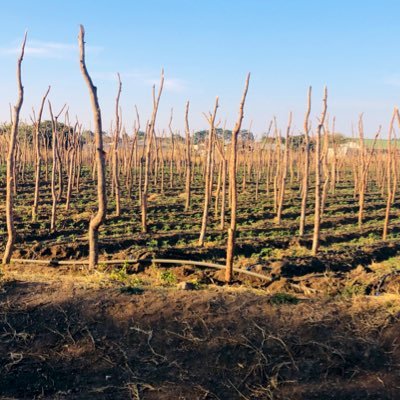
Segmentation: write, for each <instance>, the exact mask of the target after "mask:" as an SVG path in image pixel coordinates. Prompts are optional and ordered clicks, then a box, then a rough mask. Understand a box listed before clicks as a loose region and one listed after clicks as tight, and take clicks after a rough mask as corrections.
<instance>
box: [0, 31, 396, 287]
mask: <svg viewBox="0 0 400 400" xmlns="http://www.w3.org/2000/svg"><path fill="white" fill-rule="evenodd" d="M84 38H85V31H84V28H83V26H81V28H80V31H79V37H78V43H79V62H80V69H81V73H82V76H83V78H84V81H85V83H86V85H87V87H88V91H89V97H90V102H91V107H92V112H93V119H94V131H93V136H91V135H89V136H87V137H86V138H85V140H83V137H82V132H83V128H82V124H80V123H79V121H76V122H75V123H74V124H73V125H71V123H70V120H69V114H68V108H67V107H66V105H64V106H63V107H62V108H61V110H60V111H59V112H58V113H57V114H54V113H53V109H52V105H51V102H50V101H48V109H49V114H50V118H51V137H50V138H49V137H48V136H47V135H46V136H44V135H42V132H41V129H42V124H41V123H42V116H43V112H44V109H45V104H46V100H47V98H48V95H49V92H50V87H49V88H48V89H47V91H46V92H45V94H44V96H43V98H42V100H41V103H40V107H39V112H38V114H37V115H36V114H35V112H34V111H33V117H32V127H33V130H32V132H33V134H32V139H31V140H32V145H33V146H32V148H31V151H29V145H28V139H27V137H26V136H25V137H24V139H23V140H22V139H21V137H19V136H18V128H19V126H18V124H19V114H20V110H21V107H22V103H23V94H24V90H23V86H22V82H21V65H22V61H23V57H24V49H25V43H26V35H25V38H24V40H23V44H22V49H21V54H20V57H19V58H18V63H17V84H18V94H19V95H18V100H17V103H16V105H15V106H14V108H13V113H12V124H11V127H10V130H9V131H7V130H6V134H5V135H1V136H0V140H1V144H2V148H4V149H7V157H5V156H4V155H5V152H0V153H2V154H0V164H2V163H6V165H7V168H6V220H7V232H8V240H7V244H6V248H5V253H4V256H3V263H4V264H8V263H9V262H10V260H11V256H12V252H13V247H14V244H15V240H16V231H15V226H14V219H13V216H14V195H15V193H16V192H17V186H18V185H17V181H18V179H20V180H21V181H22V182H23V181H24V179H25V170H26V165H28V164H29V165H32V166H33V167H34V177H35V189H34V195H33V203H32V221H37V220H38V219H39V218H40V207H39V204H40V193H41V185H42V183H43V182H42V180H43V172H44V174H45V176H44V181H45V183H46V184H48V183H50V185H51V198H52V211H51V220H50V230H51V231H55V230H56V229H57V208H58V207H59V205H60V202H62V201H65V209H66V210H69V209H70V204H71V201H73V199H72V197H73V192H74V191H75V192H78V191H79V185H80V179H81V172H82V166H83V165H85V166H86V167H87V168H89V170H90V171H91V176H92V179H93V181H94V182H95V183H96V185H97V212H96V213H95V215H93V217H92V218H91V220H90V224H89V234H88V236H89V265H90V268H93V267H95V266H96V265H97V264H98V261H99V244H98V237H99V228H100V226H101V225H102V224H103V223H104V221H105V218H106V212H107V195H108V193H107V191H108V190H109V194H110V195H111V196H112V197H113V198H114V199H115V216H116V217H119V216H120V215H121V213H122V212H123V210H122V207H121V201H122V200H126V201H128V202H129V201H132V199H133V196H134V195H135V194H136V195H137V198H138V201H139V205H140V212H141V231H142V232H143V233H147V232H148V231H149V221H148V198H149V193H150V189H151V188H155V189H157V190H159V192H160V193H161V194H162V195H165V187H166V184H165V183H166V182H165V175H168V177H169V182H168V187H169V189H170V190H172V191H174V189H175V188H176V187H178V186H179V183H183V186H184V211H185V212H189V211H190V209H191V207H192V201H191V199H192V186H193V182H194V179H195V176H197V175H201V176H202V178H203V185H204V191H203V193H204V202H203V213H202V218H201V228H200V232H199V240H198V245H199V246H203V245H204V244H205V241H206V233H207V229H208V227H209V225H210V218H212V215H213V214H214V220H218V221H219V229H220V230H221V231H223V230H224V229H225V226H226V221H227V217H228V216H227V215H226V214H227V211H229V213H230V214H229V216H230V223H229V225H228V230H227V253H226V281H227V282H230V281H231V280H232V272H233V263H234V251H235V237H236V231H237V209H238V201H239V200H238V192H239V189H241V192H243V193H247V192H248V191H249V189H248V188H249V184H250V183H254V185H255V192H254V193H252V194H250V193H248V194H247V196H248V197H249V196H251V195H254V201H258V199H259V196H260V193H262V195H264V196H266V197H267V198H269V199H271V202H272V204H273V206H272V209H273V211H274V213H275V220H274V221H275V223H276V224H277V225H281V224H283V223H284V220H285V207H287V206H288V205H289V204H292V203H293V199H294V198H299V199H300V215H299V232H298V236H299V238H303V237H304V236H305V235H310V236H312V249H311V251H312V254H313V255H316V254H317V253H318V250H319V245H320V236H321V221H322V220H323V215H324V209H325V205H326V199H327V195H328V192H330V193H331V194H332V195H334V194H335V190H336V187H337V185H338V184H340V183H341V182H347V181H348V179H349V173H350V175H351V176H350V179H351V180H352V181H353V185H354V196H355V197H356V198H358V205H359V212H358V225H359V229H360V230H362V229H363V222H364V210H365V201H366V200H365V199H366V195H367V194H368V191H369V190H370V188H371V187H372V186H374V187H377V188H378V189H379V190H380V193H381V195H382V196H383V197H384V198H386V212H385V219H384V223H383V233H382V238H383V239H385V240H386V239H387V235H388V227H389V221H390V212H391V207H392V205H393V202H394V201H395V195H396V188H397V176H398V151H397V147H396V145H395V143H396V142H395V141H393V138H394V137H395V126H394V125H395V121H398V123H399V125H400V115H399V111H398V110H397V109H395V110H394V112H393V116H392V119H391V123H390V127H389V133H388V144H389V145H388V148H387V149H376V143H377V140H378V137H379V135H380V132H381V128H379V129H378V130H377V133H376V135H375V139H374V141H373V145H372V147H366V146H365V139H364V127H363V117H362V115H361V116H360V118H359V123H358V137H359V146H358V150H357V152H356V156H355V157H356V158H358V159H357V162H356V163H354V162H353V160H354V157H350V158H349V157H347V156H346V154H342V149H343V148H342V147H341V146H340V143H339V139H338V138H337V137H336V133H335V120H334V119H333V121H332V122H333V123H332V127H331V126H330V123H329V118H328V114H327V109H328V101H327V89H326V88H325V90H324V94H323V101H322V111H321V115H320V117H319V118H318V120H317V125H316V129H315V131H314V132H313V133H312V132H311V123H310V115H311V97H312V91H311V87H310V88H309V90H308V95H307V103H306V112H305V118H304V126H303V137H302V142H301V143H298V144H297V146H295V139H296V137H295V136H294V135H293V128H292V113H290V114H289V119H288V123H287V126H286V131H285V135H284V137H282V135H281V132H280V130H279V127H278V123H277V121H276V119H275V118H274V119H273V121H271V123H270V124H269V128H268V132H267V134H266V136H265V137H264V139H263V140H262V141H260V142H256V141H254V140H251V139H250V138H246V137H243V138H242V137H240V133H241V132H242V130H241V129H242V121H243V117H244V107H245V101H246V96H247V92H248V87H249V80H250V75H248V76H247V79H246V82H245V87H244V91H243V95H242V99H241V101H240V104H239V115H238V119H237V122H236V124H235V126H234V129H233V131H232V135H231V138H230V141H229V142H226V141H225V135H224V132H225V127H224V129H223V130H222V136H220V135H219V134H218V129H217V128H218V125H219V122H218V121H217V112H218V97H217V98H216V101H215V105H214V108H213V111H212V112H210V113H209V114H208V115H206V118H207V122H208V125H209V129H208V136H207V140H206V143H205V144H204V145H200V146H197V145H195V144H194V142H193V140H192V134H191V131H190V125H189V111H190V104H189V102H187V103H186V107H185V113H184V126H185V129H184V137H181V136H180V135H179V134H177V133H174V130H173V128H172V123H173V112H172V110H171V118H170V122H169V125H168V131H169V137H168V136H167V135H166V134H165V132H161V133H160V132H157V131H156V121H157V113H158V110H159V104H160V99H161V96H162V92H163V87H164V72H163V71H162V73H161V78H160V84H159V87H158V91H156V88H155V86H153V91H152V95H153V110H152V114H151V117H150V119H149V120H148V121H147V122H146V124H145V130H144V132H141V131H140V119H139V112H138V110H137V108H136V107H135V113H136V121H135V124H134V128H133V134H132V135H128V134H127V133H126V132H125V130H124V128H123V123H122V118H121V110H120V105H119V103H120V96H121V92H122V82H121V78H120V76H119V74H118V75H117V78H118V86H117V95H116V100H115V121H114V125H113V127H112V129H111V132H112V140H111V143H110V149H109V151H108V152H106V151H105V148H104V143H103V139H104V137H103V129H102V118H101V110H100V105H99V99H98V96H97V88H96V86H95V85H94V83H93V81H92V79H91V77H90V74H89V72H88V69H87V67H86V60H85V41H84ZM62 116H64V124H63V125H62V127H60V123H59V120H60V118H62ZM250 130H251V128H250V129H249V130H248V131H250ZM271 131H272V132H273V137H270V133H271ZM43 160H44V162H45V163H44V166H45V168H44V171H43ZM50 163H51V177H50V182H49V175H48V171H49V165H50ZM108 174H109V176H110V178H109V182H110V184H109V185H107V182H108V178H107V175H108ZM240 175H241V178H242V179H241V187H238V186H240V181H239V176H240ZM65 178H66V193H64V191H65V190H64V183H63V182H64V180H65ZM215 178H216V179H215ZM312 185H313V186H314V189H315V190H314V195H313V196H311V194H310V187H312ZM296 186H297V189H296ZM261 188H263V189H264V192H261ZM264 193H265V194H264ZM64 197H65V198H64ZM249 200H251V198H249ZM213 202H214V213H212V211H211V210H212V204H213ZM310 212H313V213H314V216H313V221H312V222H313V228H312V227H311V226H310V225H311V224H307V215H309V214H310Z"/></svg>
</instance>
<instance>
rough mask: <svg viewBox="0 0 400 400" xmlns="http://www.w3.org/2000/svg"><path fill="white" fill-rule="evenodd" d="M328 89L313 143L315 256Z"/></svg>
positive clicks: (313, 248) (317, 238)
mask: <svg viewBox="0 0 400 400" xmlns="http://www.w3.org/2000/svg"><path fill="white" fill-rule="evenodd" d="M327 98H328V91H327V88H326V87H325V90H324V99H323V107H322V114H321V117H320V119H319V122H318V127H317V132H316V143H315V211H314V235H313V243H312V249H311V252H312V254H313V255H314V256H315V255H317V253H318V249H319V240H320V228H321V131H322V129H323V127H324V122H325V117H326V110H327Z"/></svg>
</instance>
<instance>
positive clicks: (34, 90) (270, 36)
mask: <svg viewBox="0 0 400 400" xmlns="http://www.w3.org/2000/svg"><path fill="white" fill-rule="evenodd" d="M399 15H400V1H398V0H393V1H390V0H381V1H377V0H374V1H371V0H364V1H359V0H352V1H350V0H347V1H343V0H325V1H323V0H318V1H317V0H280V1H278V0H275V1H269V0H264V1H262V0H230V1H228V0H203V1H199V0H196V1H195V0H192V1H190V0H168V1H167V0H165V1H162V0H158V1H156V0H146V1H145V0H141V1H134V0H131V1H121V0H114V1H101V0H97V1H88V0H86V1H85V0H81V1H76V0H70V1H56V0H52V1H47V0H45V1H28V0H24V1H22V0H20V1H16V2H11V1H8V2H5V1H1V25H0V33H1V34H0V71H1V73H0V88H1V89H0V120H2V121H5V120H7V119H9V103H14V102H15V99H16V82H15V64H16V58H17V49H18V48H19V46H20V42H21V39H22V37H23V34H24V31H25V29H27V30H28V44H27V52H26V57H25V60H24V63H23V84H24V87H25V102H24V105H23V109H22V118H23V119H28V118H29V115H30V113H31V109H32V107H33V106H34V107H35V108H37V107H38V105H39V103H40V99H41V96H42V94H43V93H44V92H45V90H46V88H47V86H48V85H51V86H52V89H51V94H50V99H51V101H52V103H53V104H54V108H55V109H57V108H59V107H61V106H62V105H63V104H64V103H65V102H66V103H68V105H69V107H70V115H72V116H75V115H78V117H79V119H80V120H81V121H83V122H84V123H85V125H86V126H87V127H89V126H90V124H92V122H91V114H90V106H89V98H88V92H87V88H86V86H85V84H84V82H83V79H82V77H81V75H80V70H79V64H78V49H77V34H78V26H79V24H80V23H82V24H83V25H84V26H85V29H86V42H87V46H88V50H87V66H88V69H89V72H90V73H91V74H92V77H93V80H94V82H95V84H96V85H97V86H98V94H99V100H100V105H101V108H102V113H103V126H104V129H106V130H107V129H108V127H109V126H110V122H111V120H112V119H113V118H114V117H113V112H114V101H115V94H116V89H117V81H116V73H117V72H120V74H121V78H122V83H123V89H122V90H123V91H122V96H121V105H122V111H123V121H124V125H125V126H126V128H127V130H131V129H132V125H133V119H134V113H133V109H134V105H135V104H137V106H138V108H139V112H140V115H141V119H142V122H143V124H144V122H145V121H146V119H147V118H148V116H149V113H150V111H151V86H152V84H153V83H154V82H158V79H159V74H160V70H161V68H162V67H164V69H165V76H166V86H165V92H164V95H163V97H162V100H161V103H160V113H159V117H160V118H159V120H158V127H159V128H160V129H162V128H165V127H167V124H168V118H169V113H170V109H171V107H173V108H174V115H175V118H174V122H173V126H174V127H175V128H176V129H182V127H183V111H184V107H185V102H186V100H190V103H191V112H190V123H191V128H193V129H200V128H203V127H205V126H206V121H205V118H204V116H203V114H202V113H203V112H208V111H209V110H211V109H212V107H213V104H214V101H215V97H216V96H217V95H218V96H219V98H220V109H219V113H218V115H219V119H220V120H221V121H222V123H223V121H224V120H225V119H226V120H227V128H232V125H233V123H234V121H235V118H236V115H237V109H238V103H239V100H240V97H241V93H242V89H243V84H244V79H245V76H246V74H247V72H251V74H252V76H251V82H250V89H249V94H248V102H247V104H246V109H245V120H244V126H243V127H244V128H247V127H248V126H249V123H250V120H253V130H254V132H256V133H261V132H263V131H265V129H266V126H267V125H268V121H269V120H270V119H271V118H272V116H273V115H276V116H277V118H278V121H279V123H280V125H281V126H282V128H284V126H285V124H286V120H287V115H288V113H289V111H293V113H294V122H295V130H297V131H298V130H299V129H301V126H302V120H303V115H304V111H305V100H306V93H307V88H308V86H309V85H312V86H313V111H312V117H313V120H314V121H315V119H316V117H317V116H318V114H319V112H320V108H321V96H322V90H323V86H324V85H325V84H326V85H327V86H328V90H329V99H328V111H329V115H330V117H332V116H336V120H337V128H338V130H339V131H341V132H344V133H347V134H350V133H351V124H352V122H354V121H356V120H357V118H358V115H359V113H361V112H364V113H365V126H366V132H367V134H368V136H372V135H373V132H374V131H375V130H376V129H377V126H378V125H379V124H382V125H383V126H384V127H386V126H387V122H388V120H389V118H390V114H391V112H392V109H393V107H394V106H395V105H399V104H400V51H399V47H400V24H399V21H398V19H399ZM56 112H57V111H56ZM47 116H48V112H47V110H46V114H45V117H47ZM314 125H315V122H314ZM385 134H386V133H385Z"/></svg>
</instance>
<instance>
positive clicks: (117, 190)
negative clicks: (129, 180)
mask: <svg viewBox="0 0 400 400" xmlns="http://www.w3.org/2000/svg"><path fill="white" fill-rule="evenodd" d="M117 76H118V91H117V97H116V99H115V134H114V149H113V150H114V151H113V159H112V160H113V172H112V178H113V185H114V195H115V216H116V217H119V216H120V214H121V198H120V187H119V157H118V143H119V133H120V131H121V124H120V113H119V99H120V96H121V89H122V83H121V77H120V75H119V74H117Z"/></svg>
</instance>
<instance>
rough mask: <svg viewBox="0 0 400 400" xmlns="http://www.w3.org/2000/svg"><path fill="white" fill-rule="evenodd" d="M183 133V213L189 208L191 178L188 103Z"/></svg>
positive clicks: (187, 104)
mask: <svg viewBox="0 0 400 400" xmlns="http://www.w3.org/2000/svg"><path fill="white" fill-rule="evenodd" d="M185 133H186V180H185V194H186V196H185V197H186V201H185V211H188V210H189V208H190V181H191V176H192V160H191V154H190V129H189V101H188V102H187V103H186V109H185Z"/></svg>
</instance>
